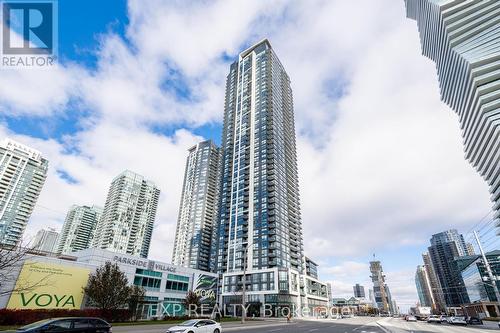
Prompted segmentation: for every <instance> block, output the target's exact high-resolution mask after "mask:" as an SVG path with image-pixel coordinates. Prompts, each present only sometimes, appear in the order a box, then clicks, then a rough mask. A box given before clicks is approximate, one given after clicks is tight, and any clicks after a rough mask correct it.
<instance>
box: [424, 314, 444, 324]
mask: <svg viewBox="0 0 500 333" xmlns="http://www.w3.org/2000/svg"><path fill="white" fill-rule="evenodd" d="M427 322H428V323H436V324H441V322H442V319H441V316H435V315H432V316H429V318H427Z"/></svg>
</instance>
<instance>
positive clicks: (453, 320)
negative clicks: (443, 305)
mask: <svg viewBox="0 0 500 333" xmlns="http://www.w3.org/2000/svg"><path fill="white" fill-rule="evenodd" d="M448 323H450V324H451V325H464V326H467V321H466V320H465V317H462V316H456V317H455V316H453V317H450V319H449V320H448Z"/></svg>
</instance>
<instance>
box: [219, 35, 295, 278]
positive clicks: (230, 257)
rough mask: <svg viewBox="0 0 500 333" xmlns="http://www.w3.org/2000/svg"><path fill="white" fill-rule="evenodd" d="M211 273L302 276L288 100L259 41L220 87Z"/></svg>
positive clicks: (276, 64)
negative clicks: (270, 271)
mask: <svg viewBox="0 0 500 333" xmlns="http://www.w3.org/2000/svg"><path fill="white" fill-rule="evenodd" d="M222 152H223V157H222V162H223V164H222V165H223V166H222V182H221V183H222V189H221V200H220V218H219V223H218V239H217V253H216V270H217V272H219V273H223V272H232V271H241V270H242V269H243V256H244V254H245V248H246V247H247V246H248V247H249V250H248V251H246V256H247V257H246V261H247V262H248V268H249V269H265V268H273V267H283V268H292V269H295V270H297V271H302V269H303V245H302V226H301V220H300V202H299V187H298V175H297V158H296V147H295V127H294V116H293V98H292V89H291V87H290V78H289V77H288V75H287V73H286V72H285V69H284V68H283V65H282V64H281V63H280V61H279V59H278V57H277V56H276V54H275V53H274V51H273V49H272V48H271V45H270V43H269V42H268V41H267V40H264V41H262V42H260V43H258V44H256V45H254V46H252V47H250V48H249V49H247V50H245V51H243V52H242V53H241V54H240V56H239V59H238V61H236V62H234V63H233V64H232V65H231V67H230V71H229V75H228V77H227V81H226V98H225V108H224V129H223V134H222Z"/></svg>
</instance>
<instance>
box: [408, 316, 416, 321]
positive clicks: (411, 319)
mask: <svg viewBox="0 0 500 333" xmlns="http://www.w3.org/2000/svg"><path fill="white" fill-rule="evenodd" d="M406 321H417V317H415V316H408V317H406Z"/></svg>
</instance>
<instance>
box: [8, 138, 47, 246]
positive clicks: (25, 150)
mask: <svg viewBox="0 0 500 333" xmlns="http://www.w3.org/2000/svg"><path fill="white" fill-rule="evenodd" d="M47 169H48V161H47V160H46V159H45V158H43V156H42V154H41V153H40V152H39V151H37V150H35V149H33V148H30V147H28V146H25V145H23V144H21V143H18V142H15V141H13V140H10V139H4V140H3V141H1V142H0V244H5V245H17V244H19V242H20V241H21V240H22V237H23V233H24V230H25V228H26V224H27V223H28V220H29V218H30V216H31V213H32V212H33V209H34V207H35V204H36V201H37V199H38V196H39V194H40V192H41V191H42V187H43V184H44V182H45V178H46V177H47Z"/></svg>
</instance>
